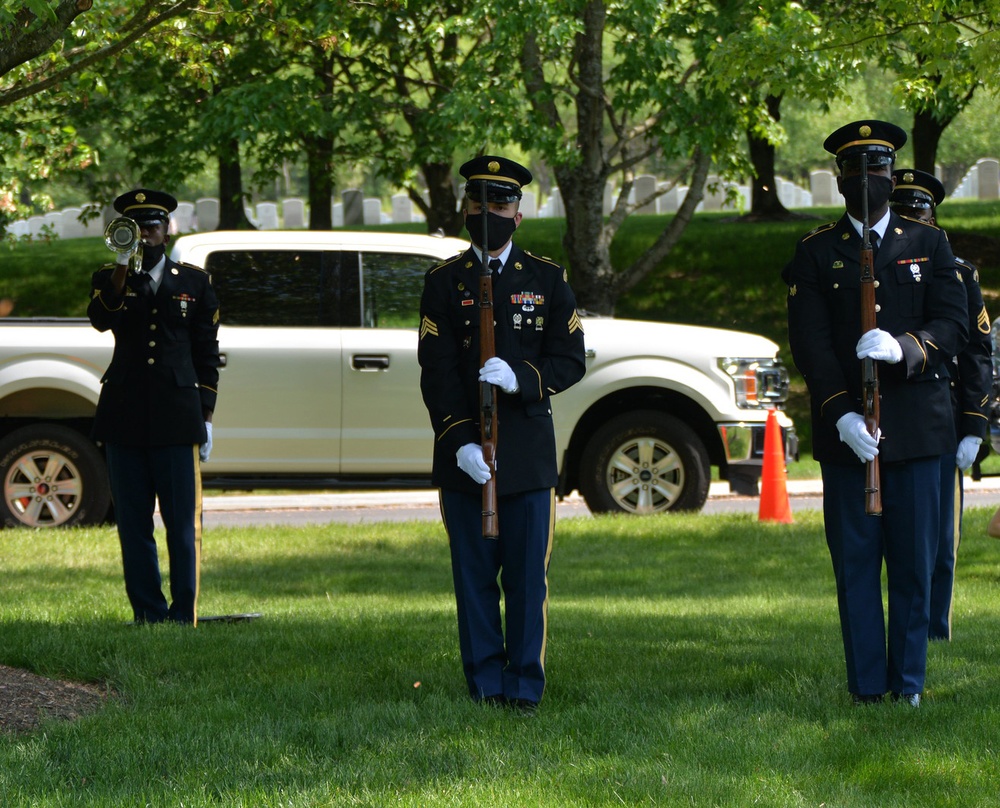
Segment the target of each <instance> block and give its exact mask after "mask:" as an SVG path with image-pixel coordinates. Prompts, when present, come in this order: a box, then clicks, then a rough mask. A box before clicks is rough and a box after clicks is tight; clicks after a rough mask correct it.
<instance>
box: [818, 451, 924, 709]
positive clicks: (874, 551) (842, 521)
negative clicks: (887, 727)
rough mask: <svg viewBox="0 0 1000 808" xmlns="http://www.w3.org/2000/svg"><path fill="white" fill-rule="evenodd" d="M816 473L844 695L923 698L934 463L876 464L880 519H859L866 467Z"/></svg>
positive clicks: (830, 467) (824, 468)
mask: <svg viewBox="0 0 1000 808" xmlns="http://www.w3.org/2000/svg"><path fill="white" fill-rule="evenodd" d="M820 466H821V469H822V472H823V519H824V524H825V527H826V541H827V546H828V547H829V548H830V558H831V560H832V561H833V570H834V576H835V578H836V581H837V602H838V605H839V608H840V627H841V633H842V635H843V640H844V657H845V661H846V662H847V687H848V690H850V692H851V693H853V694H855V695H859V696H869V695H876V694H881V693H885V692H888V691H891V692H893V693H896V694H903V695H909V694H912V693H921V692H923V689H924V678H925V675H926V672H927V628H928V621H929V614H930V586H931V567H932V566H933V563H934V556H935V553H936V551H937V545H938V529H939V520H940V510H941V463H940V458H939V457H931V458H922V459H919V460H913V461H908V462H902V463H882V464H881V467H880V471H881V483H882V487H881V491H882V516H868V515H867V514H865V503H864V500H865V496H864V489H865V465H864V463H861V462H859V463H857V465H854V464H852V465H850V466H840V465H835V464H832V463H821V464H820ZM883 559H884V561H885V569H886V579H887V582H888V602H889V613H888V619H886V616H885V613H884V611H883V607H882V563H883Z"/></svg>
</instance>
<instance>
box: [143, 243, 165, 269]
mask: <svg viewBox="0 0 1000 808" xmlns="http://www.w3.org/2000/svg"><path fill="white" fill-rule="evenodd" d="M166 251H167V247H166V245H165V244H157V245H156V246H155V247H146V246H143V248H142V269H143V272H149V270H151V269H152V268H153V267H155V266H156V264H157V262H158V261H159V260H160V259H161V258H163V254H164V253H165V252H166Z"/></svg>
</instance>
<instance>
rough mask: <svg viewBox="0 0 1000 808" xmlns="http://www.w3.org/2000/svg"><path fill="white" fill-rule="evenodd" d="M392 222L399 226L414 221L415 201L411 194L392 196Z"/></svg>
mask: <svg viewBox="0 0 1000 808" xmlns="http://www.w3.org/2000/svg"><path fill="white" fill-rule="evenodd" d="M392 220H393V222H395V223H397V224H408V223H409V222H412V221H413V200H411V199H410V195H409V194H393V195H392Z"/></svg>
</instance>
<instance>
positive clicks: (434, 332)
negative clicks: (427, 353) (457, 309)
mask: <svg viewBox="0 0 1000 808" xmlns="http://www.w3.org/2000/svg"><path fill="white" fill-rule="evenodd" d="M428 334H429V335H430V336H432V337H436V336H438V327H437V323H435V322H434V321H433V320H432V319H431V318H430V317H428V316H427V315H426V314H425V315H424V319H423V320H421V321H420V339H423V338H424V337H426V336H427V335H428Z"/></svg>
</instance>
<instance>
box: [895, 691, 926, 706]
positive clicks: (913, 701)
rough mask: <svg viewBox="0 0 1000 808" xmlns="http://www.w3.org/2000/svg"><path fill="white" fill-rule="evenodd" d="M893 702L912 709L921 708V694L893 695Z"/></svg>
mask: <svg viewBox="0 0 1000 808" xmlns="http://www.w3.org/2000/svg"><path fill="white" fill-rule="evenodd" d="M892 700H893V701H894V702H899V703H900V704H908V705H910V707H919V706H920V694H919V693H893V694H892Z"/></svg>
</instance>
